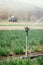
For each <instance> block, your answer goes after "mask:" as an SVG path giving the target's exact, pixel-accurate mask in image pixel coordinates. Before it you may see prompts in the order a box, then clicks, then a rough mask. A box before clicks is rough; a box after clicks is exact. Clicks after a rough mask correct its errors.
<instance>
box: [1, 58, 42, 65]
mask: <svg viewBox="0 0 43 65" xmlns="http://www.w3.org/2000/svg"><path fill="white" fill-rule="evenodd" d="M0 65H43V57H38V58H37V59H35V60H31V59H29V60H28V59H20V58H12V59H7V60H0Z"/></svg>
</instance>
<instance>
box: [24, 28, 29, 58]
mask: <svg viewBox="0 0 43 65" xmlns="http://www.w3.org/2000/svg"><path fill="white" fill-rule="evenodd" d="M28 31H29V28H28V27H25V32H26V57H28Z"/></svg>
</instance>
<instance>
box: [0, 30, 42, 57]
mask: <svg viewBox="0 0 43 65" xmlns="http://www.w3.org/2000/svg"><path fill="white" fill-rule="evenodd" d="M25 45H26V33H25V31H23V30H19V31H18V30H15V31H14V30H6V31H5V30H0V55H2V56H3V55H8V54H9V53H10V52H13V53H16V54H18V53H23V52H25V48H26V46H25ZM40 50H43V30H29V32H28V51H29V52H36V51H40Z"/></svg>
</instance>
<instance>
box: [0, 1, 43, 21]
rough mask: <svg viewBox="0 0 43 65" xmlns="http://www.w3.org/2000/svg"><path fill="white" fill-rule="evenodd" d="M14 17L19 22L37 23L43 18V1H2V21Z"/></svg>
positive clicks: (0, 12)
mask: <svg viewBox="0 0 43 65" xmlns="http://www.w3.org/2000/svg"><path fill="white" fill-rule="evenodd" d="M9 15H14V16H16V17H17V19H18V20H26V21H27V20H28V21H37V20H38V19H40V18H41V17H43V0H0V20H2V19H3V20H6V19H8V17H9Z"/></svg>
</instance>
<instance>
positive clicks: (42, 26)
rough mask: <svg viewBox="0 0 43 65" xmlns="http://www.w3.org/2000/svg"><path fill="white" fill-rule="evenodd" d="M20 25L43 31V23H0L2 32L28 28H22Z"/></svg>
mask: <svg viewBox="0 0 43 65" xmlns="http://www.w3.org/2000/svg"><path fill="white" fill-rule="evenodd" d="M1 25H3V26H1ZM4 25H5V26H4ZM7 25H10V26H7ZM14 25H15V26H14ZM20 25H26V26H28V27H29V28H30V29H43V22H40V23H35V22H0V30H24V28H25V27H26V26H20Z"/></svg>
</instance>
